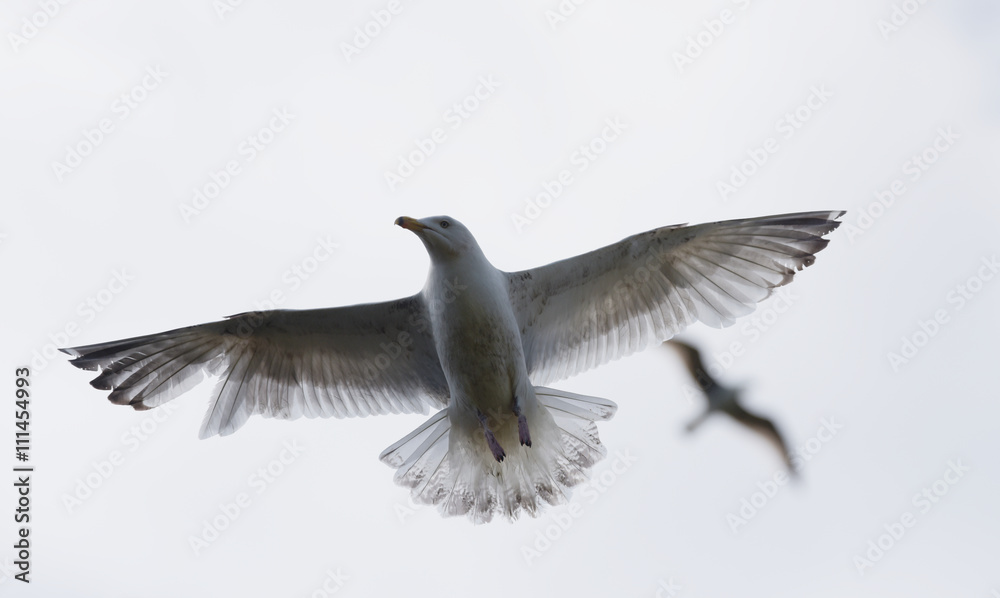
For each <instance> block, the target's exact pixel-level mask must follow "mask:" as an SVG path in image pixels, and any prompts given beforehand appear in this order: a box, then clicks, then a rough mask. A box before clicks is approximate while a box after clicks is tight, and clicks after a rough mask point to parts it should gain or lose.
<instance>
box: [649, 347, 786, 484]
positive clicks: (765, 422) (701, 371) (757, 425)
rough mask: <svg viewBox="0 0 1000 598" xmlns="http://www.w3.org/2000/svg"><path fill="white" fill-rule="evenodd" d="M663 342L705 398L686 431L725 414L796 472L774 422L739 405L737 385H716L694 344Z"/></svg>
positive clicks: (716, 382) (783, 439)
mask: <svg viewBox="0 0 1000 598" xmlns="http://www.w3.org/2000/svg"><path fill="white" fill-rule="evenodd" d="M664 345H669V346H670V347H673V348H674V349H676V350H677V352H678V353H680V355H681V359H682V360H683V361H684V365H685V366H686V367H687V370H688V372H689V373H690V374H691V377H692V378H694V381H695V383H696V384H697V385H698V388H699V389H701V392H702V394H703V395H704V396H705V399H706V400H707V401H708V406H707V407H706V408H705V410H704V411H703V412H702V413H701V414H700V415H698V417H696V418H695V419H693V420H692V421H690V422H688V424H687V426H685V429H686V430H687V431H688V432H689V433H690V432H693V431H694V430H695V429H697V428H698V427H699V426H700V425H701V424H702V423H704V421H705V420H706V419H708V417H709V416H711V415H712V414H713V413H717V412H721V413H725V414H726V415H728V416H729V417H731V418H733V419H734V420H736V421H737V422H739V423H741V424H743V425H744V426H746V427H747V428H749V429H751V430H753V431H754V432H757V433H758V434H760V435H761V436H763V437H764V438H766V439H767V440H768V441H769V442H770V443H771V444H773V445H774V447H775V448H776V449H778V452H779V453H780V454H781V457H782V459H783V460H784V462H785V467H787V468H788V472H789V474H791V475H792V476H793V477H795V476H797V475H798V470H797V469H796V468H795V464H794V463H793V462H792V458H791V454H790V453H789V452H788V444H787V443H786V442H785V438H784V436H783V435H782V434H781V432H780V431H779V430H778V427H777V426H776V425H774V422H773V421H771V420H770V419H768V418H766V417H762V416H760V415H757V414H754V413H751V412H749V411H747V410H746V409H744V408H743V406H742V405H740V395H741V394H742V389H741V388H739V387H729V386H723V385H721V384H719V382H718V381H717V380H716V379H715V378H713V377H712V376H711V375H710V374H709V373H708V369H707V368H706V367H705V362H704V360H703V359H702V356H701V352H700V351H699V350H698V349H697V348H695V347H694V346H692V345H690V344H688V343H686V342H684V341H682V340H680V339H676V338H674V339H670V340H669V341H667V342H666V343H664Z"/></svg>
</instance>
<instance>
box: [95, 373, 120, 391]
mask: <svg viewBox="0 0 1000 598" xmlns="http://www.w3.org/2000/svg"><path fill="white" fill-rule="evenodd" d="M90 385H91V386H93V387H94V388H96V389H97V390H114V389H115V387H114V386H111V385H110V384H108V381H107V379H106V378H105V377H104V376H98V377H96V378H94V379H93V380H91V381H90Z"/></svg>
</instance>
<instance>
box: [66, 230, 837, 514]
mask: <svg viewBox="0 0 1000 598" xmlns="http://www.w3.org/2000/svg"><path fill="white" fill-rule="evenodd" d="M841 215H843V212H805V213H798V214H785V215H778V216H767V217H763V218H750V219H743V220H728V221H724V222H714V223H709V224H701V225H696V226H667V227H663V228H658V229H654V230H651V231H648V232H645V233H640V234H638V235H634V236H631V237H628V238H627V239H624V240H622V241H619V242H618V243H615V244H613V245H609V246H607V247H603V248H601V249H597V250H595V251H592V252H590V253H586V254H583V255H579V256H576V257H573V258H569V259H566V260H562V261H559V262H554V263H552V264H548V265H546V266H541V267H539V268H534V269H531V270H525V271H522V272H503V271H501V270H497V269H496V268H494V267H493V266H492V265H491V264H490V262H489V261H488V260H487V259H486V256H485V255H483V252H482V250H481V249H480V248H479V245H478V243H476V240H475V238H474V237H473V236H472V233H470V232H469V230H468V229H467V228H466V227H465V226H463V225H462V224H461V223H459V222H458V221H456V220H454V219H453V218H450V217H447V216H436V217H431V218H424V219H421V220H415V219H413V218H407V217H402V218H399V219H397V220H396V224H397V225H399V226H401V227H403V228H405V229H407V230H410V231H412V232H413V233H415V234H416V235H417V236H418V237H419V238H420V240H421V241H422V242H423V244H424V246H425V247H426V249H427V252H428V254H429V255H430V258H431V268H430V273H429V275H428V278H427V283H426V284H425V285H424V288H423V290H421V291H420V292H419V293H417V294H416V295H413V296H411V297H406V298H403V299H398V300H396V301H388V302H384V303H371V304H363V305H353V306H348V307H334V308H327V309H312V310H273V311H264V312H250V313H244V314H238V315H235V316H230V317H229V318H227V319H225V320H221V321H218V322H210V323H207V324H200V325H197V326H190V327H187V328H180V329H177V330H171V331H168V332H162V333H159V334H152V335H148V336H142V337H136V338H131V339H125V340H120V341H112V342H107V343H100V344H95V345H87V346H81V347H73V348H69V349H63V351H65V352H66V353H68V354H69V355H71V356H73V357H74V359H73V360H72V361H71V362H70V363H72V364H73V365H75V366H77V367H80V368H84V369H90V370H100V372H101V373H100V375H99V376H98V377H97V378H95V379H94V380H93V381H92V382H91V384H92V385H93V386H94V387H95V388H99V389H102V390H110V391H111V394H110V395H109V397H108V398H109V399H110V400H111V402H113V403H116V404H121V405H131V406H132V407H134V408H135V409H150V408H153V407H156V406H158V405H161V404H163V403H165V402H167V401H169V400H171V399H174V398H176V397H177V396H178V395H180V394H181V393H183V392H185V391H187V390H189V389H190V388H191V387H193V386H194V385H195V384H197V383H198V382H200V381H201V380H202V379H203V378H204V377H205V376H206V375H213V376H217V377H218V378H219V381H218V383H217V386H216V388H215V391H214V392H213V398H212V400H211V404H210V405H209V409H208V412H207V413H206V415H205V419H204V421H203V423H202V426H201V432H200V436H201V438H207V437H210V436H214V435H216V434H218V435H221V436H226V435H228V434H231V433H233V432H235V431H236V430H237V429H239V428H240V427H241V426H242V425H243V424H244V423H245V422H246V420H247V418H249V417H250V416H251V415H253V414H255V413H256V414H260V415H263V416H264V417H277V418H281V419H295V418H297V417H300V416H302V415H304V416H306V417H355V416H366V415H374V414H386V413H426V412H427V410H428V407H430V408H433V409H437V410H439V411H438V412H437V413H436V414H435V415H433V416H431V418H430V419H429V420H428V421H427V422H425V423H424V424H423V425H421V426H420V427H419V428H417V429H416V430H414V431H413V432H412V433H411V434H409V435H407V436H406V437H405V438H403V439H401V440H400V441H399V442H397V443H396V444H394V445H392V446H390V447H389V448H387V449H386V450H385V451H384V452H383V453H382V455H381V456H380V458H381V459H382V461H383V462H385V463H387V464H389V465H390V466H392V467H394V468H396V475H395V480H396V482H397V483H399V484H401V485H404V486H406V487H409V488H411V493H412V494H413V496H414V498H415V500H418V501H420V502H424V503H430V504H435V505H437V506H438V508H439V510H440V511H441V512H442V513H444V514H447V515H457V514H466V515H468V516H469V517H470V518H472V519H473V520H475V521H477V522H482V521H489V520H490V519H491V518H492V517H493V516H494V514H496V513H503V514H505V515H507V516H508V517H510V518H514V517H516V516H517V515H518V514H519V513H520V512H521V511H526V512H528V513H529V514H532V515H535V514H537V512H538V510H539V509H540V508H541V507H542V506H543V503H550V504H556V503H558V502H562V501H564V500H565V499H566V498H567V496H568V489H569V488H570V487H572V486H573V485H575V484H578V483H580V482H581V481H584V480H585V479H586V478H587V474H588V470H589V468H590V467H591V466H592V465H593V464H594V463H596V462H597V461H598V460H600V459H601V458H602V457H603V456H604V454H605V449H604V447H603V445H602V444H601V442H600V439H599V437H598V435H597V427H596V424H595V423H594V422H596V421H599V420H607V419H610V418H611V417H612V416H613V415H614V413H615V410H616V408H617V406H616V405H615V404H614V403H612V402H611V401H607V400H605V399H600V398H597V397H589V396H584V395H578V394H574V393H569V392H565V391H559V390H554V389H551V388H546V387H545V386H544V385H546V384H549V383H552V382H555V381H557V380H561V379H563V378H566V377H568V376H572V375H574V374H577V373H580V372H583V371H585V370H588V369H590V368H593V367H596V366H598V365H601V364H603V363H607V362H609V361H612V360H615V359H619V358H621V357H624V356H626V355H630V354H632V353H634V352H636V351H640V350H642V349H644V348H646V347H648V346H650V345H655V344H659V343H661V342H663V341H665V340H667V339H669V338H671V337H672V336H673V335H675V334H677V333H678V332H680V331H681V330H683V329H684V328H685V327H687V326H688V325H690V324H691V323H693V322H695V321H702V322H704V323H706V324H708V325H710V326H716V327H719V326H728V325H730V324H732V323H733V322H734V320H735V318H737V317H739V316H742V315H745V314H747V313H750V312H751V311H753V309H754V308H755V306H756V304H757V303H758V302H760V301H762V300H763V299H765V298H766V297H767V296H768V295H770V293H771V292H772V290H773V289H774V288H775V287H778V286H781V285H784V284H787V283H788V282H790V281H791V280H792V277H793V275H794V274H795V272H796V271H797V270H800V269H802V268H803V267H805V266H809V265H811V264H812V263H813V261H814V259H815V254H816V253H817V252H818V251H820V250H822V249H823V248H824V247H826V245H827V243H828V241H827V240H826V239H824V238H823V237H824V236H825V235H826V234H827V233H829V232H830V231H832V230H834V229H835V228H837V226H839V224H840V223H839V222H837V221H836V219H837V218H839V217H840V216H841Z"/></svg>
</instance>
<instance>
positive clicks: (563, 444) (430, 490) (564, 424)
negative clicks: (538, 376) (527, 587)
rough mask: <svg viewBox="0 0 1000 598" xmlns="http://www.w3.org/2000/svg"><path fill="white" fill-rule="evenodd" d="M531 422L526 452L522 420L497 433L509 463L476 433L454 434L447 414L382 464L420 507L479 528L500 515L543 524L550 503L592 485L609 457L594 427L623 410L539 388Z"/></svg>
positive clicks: (529, 406)
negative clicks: (595, 469) (591, 473)
mask: <svg viewBox="0 0 1000 598" xmlns="http://www.w3.org/2000/svg"><path fill="white" fill-rule="evenodd" d="M535 398H536V399H537V400H535V401H527V402H526V405H525V416H526V418H527V420H528V427H529V429H530V430H531V439H532V445H531V446H530V447H527V446H521V444H520V442H519V440H518V432H517V420H516V418H514V417H511V418H509V419H508V420H506V421H505V422H503V423H502V424H501V425H499V426H498V427H497V428H495V429H494V430H493V432H494V434H495V435H496V438H497V441H498V442H499V443H500V444H501V446H503V447H504V450H505V452H506V457H505V458H504V460H503V462H502V463H498V462H497V461H496V459H494V457H493V455H492V453H491V452H490V450H489V448H488V447H487V445H486V441H485V440H484V438H483V432H482V430H481V429H480V428H479V427H476V426H464V425H461V424H460V425H455V426H453V425H452V424H453V422H452V420H451V419H450V418H449V417H448V410H447V409H444V410H441V411H439V412H438V413H436V414H435V415H434V416H432V417H431V418H430V419H429V420H427V421H426V422H425V423H424V424H422V425H421V426H420V427H418V428H417V429H416V430H414V431H413V432H411V433H410V434H408V435H407V436H406V437H404V438H402V439H400V440H399V441H398V442H396V443H395V444H393V445H392V446H390V447H389V448H387V449H386V450H385V451H383V452H382V454H381V455H380V456H379V459H381V460H382V462H383V463H385V464H386V465H389V466H390V467H394V468H396V475H395V476H394V478H393V479H394V481H395V482H396V483H397V484H399V485H401V486H405V487H407V488H410V489H411V495H412V497H413V500H414V501H415V502H418V503H423V504H433V505H437V507H438V510H439V511H441V513H442V514H443V515H467V516H468V517H469V518H470V519H472V520H473V521H475V522H476V523H485V522H487V521H490V520H491V519H492V518H493V516H494V515H495V514H497V513H503V514H504V515H505V516H506V517H508V518H509V519H516V518H517V517H518V516H519V515H520V513H521V512H522V511H523V512H526V513H527V514H529V515H531V516H533V517H534V516H537V515H538V513H539V512H540V511H541V509H542V508H543V507H544V505H545V503H548V504H552V505H554V504H559V503H562V502H565V501H566V500H568V498H569V489H570V488H571V487H573V486H575V485H577V484H579V483H581V482H583V481H585V480H586V479H587V477H588V470H589V469H590V468H591V467H592V466H593V465H594V464H595V463H597V462H598V461H600V460H601V459H602V458H603V457H604V455H605V454H606V452H607V451H606V450H605V448H604V446H603V445H602V444H601V440H600V438H599V437H598V434H597V425H596V424H595V423H594V422H595V421H601V420H608V419H611V417H613V416H614V413H615V410H616V409H617V406H616V405H615V404H614V403H612V402H611V401H608V400H606V399H600V398H597V397H588V396H585V395H578V394H574V393H570V392H564V391H559V390H554V389H551V388H543V387H536V388H535Z"/></svg>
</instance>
